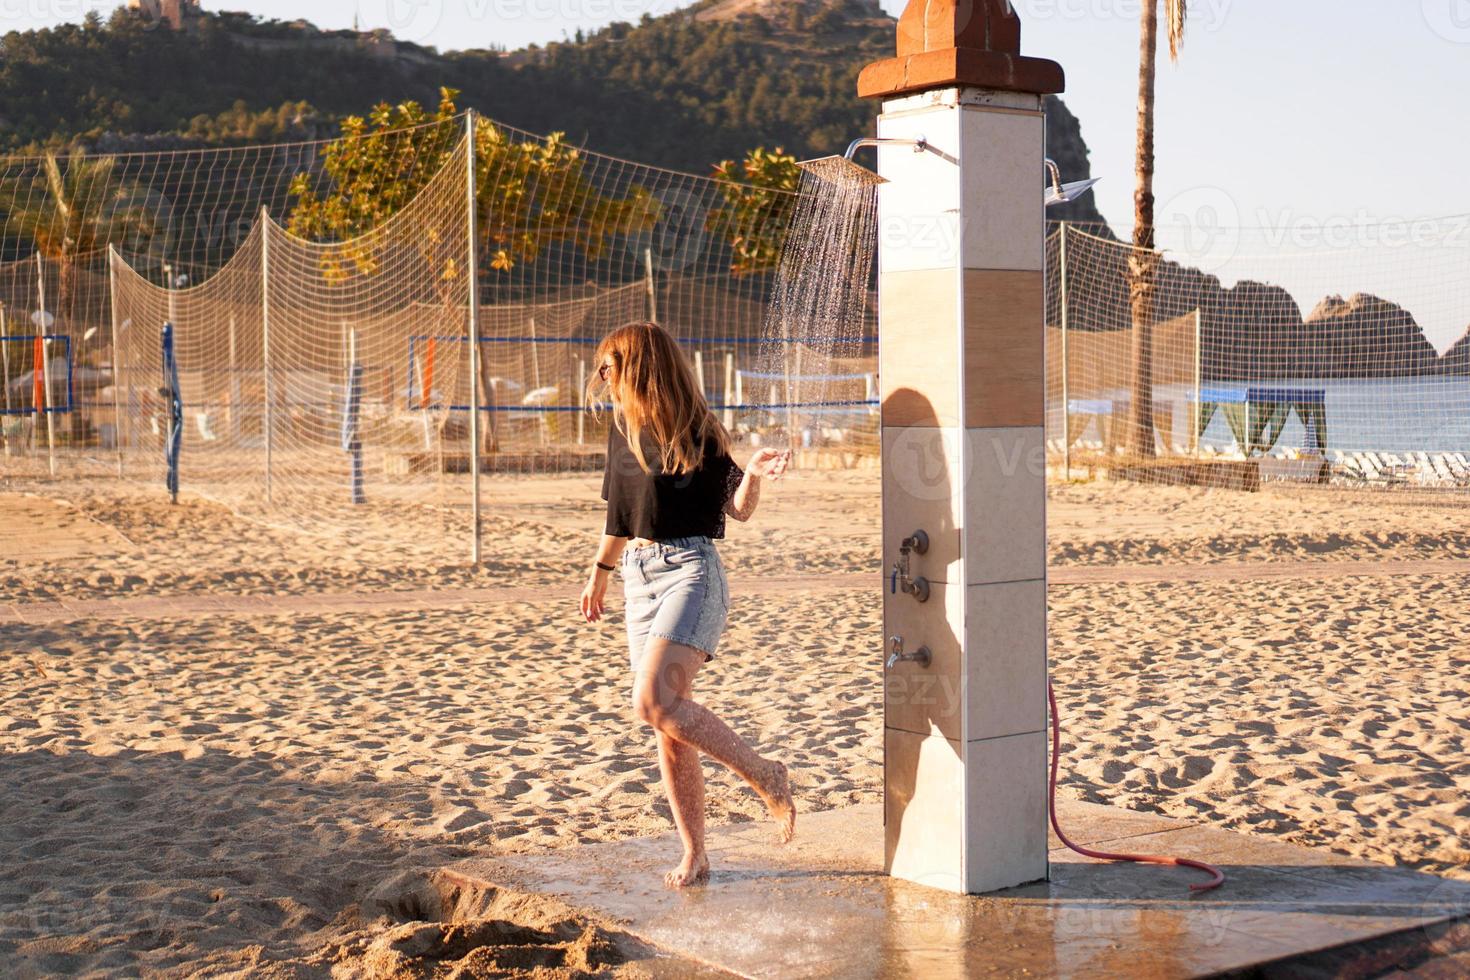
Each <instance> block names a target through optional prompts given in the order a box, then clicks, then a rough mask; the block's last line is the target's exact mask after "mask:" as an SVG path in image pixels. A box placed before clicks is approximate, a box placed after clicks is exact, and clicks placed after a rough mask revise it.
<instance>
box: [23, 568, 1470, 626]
mask: <svg viewBox="0 0 1470 980" xmlns="http://www.w3.org/2000/svg"><path fill="white" fill-rule="evenodd" d="M1388 575H1392V576H1406V575H1441V576H1443V575H1470V561H1455V560H1417V561H1317V562H1252V563H1223V562H1222V563H1219V564H1210V565H1116V566H1114V565H1095V566H1093V565H1073V566H1063V567H1061V568H1053V569H1051V570H1050V572H1049V573H1048V580H1049V582H1050V584H1052V585H1096V584H1105V583H1110V582H1119V583H1135V582H1244V581H1256V580H1260V579H1273V578H1298V579H1330V578H1340V577H1347V576H1388ZM734 585H735V588H734V591H735V592H736V593H737V594H747V595H780V594H783V593H793V592H826V591H842V590H847V589H876V588H879V587H880V583H879V581H878V579H877V577H876V576H875V575H873V574H872V573H867V572H864V573H853V574H848V575H793V576H787V577H781V578H771V577H750V578H741V577H738V576H737V577H736V580H735V583H734ZM579 591H580V590H578V589H577V588H575V587H557V588H553V587H545V586H540V587H509V588H505V587H502V588H471V589H465V588H455V589H421V590H414V591H401V592H394V591H374V592H346V593H341V592H325V593H309V594H304V595H238V596H219V595H190V594H180V595H172V596H148V597H139V598H136V599H133V598H113V599H74V600H73V599H67V600H63V601H60V602H33V603H3V604H0V626H4V625H5V624H6V623H30V624H41V623H60V622H67V621H70V620H80V619H181V618H198V617H201V616H302V615H332V614H337V613H344V612H372V613H386V612H398V611H404V610H416V609H423V610H444V609H464V608H468V607H471V606H474V605H480V604H484V603H494V602H544V601H547V600H554V601H561V602H572V601H575V600H576V597H577V595H578V593H579Z"/></svg>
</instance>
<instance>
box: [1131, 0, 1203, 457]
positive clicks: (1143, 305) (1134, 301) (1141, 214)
mask: <svg viewBox="0 0 1470 980" xmlns="http://www.w3.org/2000/svg"><path fill="white" fill-rule="evenodd" d="M1163 4H1164V16H1165V19H1166V22H1167V28H1168V32H1169V60H1170V61H1178V60H1179V49H1180V48H1182V47H1183V46H1184V21H1185V18H1186V17H1187V15H1188V0H1163ZM1158 41H1159V3H1158V0H1146V2H1145V3H1144V5H1143V17H1142V37H1141V40H1140V45H1139V46H1140V51H1139V59H1138V148H1137V164H1136V168H1137V179H1136V183H1135V187H1134V192H1133V251H1132V253H1131V254H1130V256H1129V259H1128V271H1129V282H1128V299H1129V304H1130V306H1131V307H1132V312H1133V363H1134V367H1135V374H1134V378H1133V418H1132V425H1131V429H1132V436H1133V438H1132V439H1131V440H1130V442H1131V443H1132V449H1133V451H1134V452H1135V453H1136V454H1138V455H1139V456H1146V457H1147V456H1153V455H1154V421H1153V416H1154V395H1153V380H1154V377H1153V376H1154V370H1153V354H1154V351H1153V329H1154V325H1153V321H1154V295H1155V292H1156V290H1157V288H1158V284H1157V282H1156V281H1155V275H1156V273H1157V271H1158V253H1157V252H1155V251H1154V78H1155V74H1156V64H1157V61H1158Z"/></svg>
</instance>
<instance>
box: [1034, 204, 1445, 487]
mask: <svg viewBox="0 0 1470 980" xmlns="http://www.w3.org/2000/svg"><path fill="white" fill-rule="evenodd" d="M1446 227H1447V228H1450V227H1452V226H1448V225H1447V226H1446ZM1457 237H1458V236H1447V237H1446V238H1445V239H1444V240H1442V241H1421V242H1419V243H1418V247H1387V246H1382V245H1380V246H1377V247H1357V248H1343V249H1332V250H1326V249H1320V248H1319V249H1315V250H1307V251H1301V250H1297V251H1293V250H1288V249H1281V248H1277V249H1274V250H1271V251H1267V252H1263V253H1262V254H1259V255H1254V254H1237V252H1232V254H1230V256H1229V258H1228V262H1226V263H1222V265H1224V266H1225V268H1224V269H1222V272H1223V271H1228V273H1229V275H1230V276H1231V277H1233V278H1234V283H1233V284H1231V285H1226V284H1225V282H1224V281H1223V280H1224V276H1223V275H1221V276H1217V275H1212V274H1207V273H1205V272H1203V271H1201V270H1200V269H1198V268H1195V267H1192V266H1191V265H1189V264H1187V263H1185V262H1174V261H1170V260H1169V257H1168V256H1167V255H1166V254H1164V253H1158V252H1147V253H1139V252H1137V251H1136V250H1134V249H1133V248H1132V247H1131V246H1130V245H1127V244H1124V243H1119V242H1116V241H1112V240H1108V239H1104V238H1100V237H1097V236H1095V235H1092V234H1088V233H1086V232H1084V231H1080V230H1077V229H1075V228H1069V227H1067V226H1065V225H1063V226H1061V227H1059V228H1057V229H1056V230H1055V231H1054V232H1053V233H1052V234H1051V236H1050V238H1049V240H1048V244H1047V252H1048V262H1047V266H1048V269H1049V277H1048V280H1049V295H1048V316H1047V324H1048V327H1047V332H1048V345H1047V407H1048V414H1047V437H1048V451H1049V457H1050V459H1051V461H1052V463H1053V465H1054V466H1055V467H1056V471H1057V473H1058V475H1059V476H1062V477H1063V478H1067V477H1070V478H1074V479H1075V478H1081V477H1086V476H1089V475H1090V476H1097V475H1099V474H1110V475H1121V476H1125V477H1130V478H1140V479H1149V480H1161V481H1165V482H1180V483H1190V484H1200V485H1205V486H1229V487H1241V486H1246V487H1250V488H1254V487H1257V486H1259V485H1261V483H1262V482H1271V481H1281V482H1288V483H1296V484H1302V485H1324V484H1334V485H1339V486H1349V487H1406V488H1414V489H1439V490H1455V489H1463V488H1465V487H1467V486H1470V456H1467V454H1470V360H1467V355H1470V342H1466V341H1464V340H1463V339H1461V340H1460V341H1459V342H1458V344H1455V345H1451V344H1450V341H1451V340H1454V339H1455V338H1462V337H1463V336H1464V331H1465V324H1466V323H1467V322H1470V280H1467V278H1466V277H1465V274H1464V273H1465V271H1466V270H1467V269H1470V249H1467V248H1465V247H1464V242H1463V241H1458V240H1456V238H1457ZM1237 251H1238V250H1237ZM1141 271H1142V272H1144V273H1146V275H1147V280H1148V282H1149V283H1151V285H1152V287H1153V289H1152V295H1151V297H1150V300H1149V310H1150V312H1149V314H1148V315H1147V316H1143V315H1141V314H1140V315H1136V312H1135V308H1134V300H1133V295H1132V292H1131V289H1132V287H1133V286H1134V284H1135V283H1137V282H1139V281H1140V278H1141ZM1287 284H1289V286H1290V288H1289V289H1288V286H1287ZM1372 285H1382V286H1386V287H1388V288H1387V289H1385V292H1387V293H1390V294H1391V292H1390V291H1391V290H1397V291H1399V292H1405V291H1407V292H1409V293H1411V294H1412V295H1413V296H1414V297H1415V299H1416V303H1415V312H1414V313H1411V312H1410V311H1409V310H1408V309H1406V308H1404V307H1401V306H1399V305H1397V304H1395V303H1394V302H1391V301H1389V300H1387V299H1384V298H1380V297H1379V296H1376V295H1372V294H1369V293H1366V292H1360V291H1354V292H1348V290H1349V289H1353V288H1355V287H1356V288H1357V289H1362V288H1364V287H1366V286H1372ZM1297 297H1312V299H1311V300H1308V301H1307V302H1310V303H1315V305H1314V306H1307V305H1305V304H1304V303H1301V302H1299V301H1298V298H1297ZM1416 316H1417V317H1419V318H1420V319H1418V320H1416ZM1140 324H1142V326H1140ZM1431 333H1434V334H1436V335H1437V336H1438V337H1439V338H1440V340H1441V344H1442V346H1443V347H1444V348H1445V349H1444V350H1443V351H1441V350H1440V349H1438V348H1437V347H1436V346H1435V345H1434V344H1433V343H1431V341H1430V340H1429V335H1430V334H1431Z"/></svg>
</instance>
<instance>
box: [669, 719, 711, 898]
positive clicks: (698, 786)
mask: <svg viewBox="0 0 1470 980" xmlns="http://www.w3.org/2000/svg"><path fill="white" fill-rule="evenodd" d="M658 768H659V771H660V772H662V773H663V777H664V789H665V791H666V792H667V793H668V794H669V808H670V809H672V810H673V811H674V826H675V827H677V828H679V839H680V840H681V841H683V843H684V859H683V860H682V861H680V862H679V864H678V865H677V866H676V867H675V868H673V869H672V870H671V871H670V872H669V873H668V874H666V875H664V884H666V885H668V886H669V887H671V888H683V887H684V886H685V885H695V884H699V883H701V882H703V881H706V880H707V879H708V878H709V857H708V856H707V855H706V854H705V852H704V770H703V769H702V768H701V767H700V764H699V750H698V749H696V748H695V747H694V746H692V745H685V744H684V743H683V742H681V741H679V740H678V739H676V738H670V737H669V736H667V735H665V734H664V733H663V732H659V733H658Z"/></svg>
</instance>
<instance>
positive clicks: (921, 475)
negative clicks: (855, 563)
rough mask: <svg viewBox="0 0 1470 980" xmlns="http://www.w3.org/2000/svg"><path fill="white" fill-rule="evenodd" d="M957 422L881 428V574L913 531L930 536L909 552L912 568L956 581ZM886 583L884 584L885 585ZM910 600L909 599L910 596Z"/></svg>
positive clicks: (937, 578)
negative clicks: (923, 547)
mask: <svg viewBox="0 0 1470 980" xmlns="http://www.w3.org/2000/svg"><path fill="white" fill-rule="evenodd" d="M962 438H963V433H962V431H961V430H960V429H957V428H952V427H951V428H920V427H907V428H886V427H885V428H884V430H883V447H884V461H883V473H882V480H883V574H884V575H885V576H887V575H888V574H889V573H890V572H891V571H892V569H893V563H894V562H895V561H897V560H898V548H899V544H900V543H901V542H902V541H903V539H904V538H906V537H908V536H909V535H911V534H913V533H914V532H915V531H920V530H921V531H924V532H925V533H926V534H928V536H929V550H928V551H927V552H926V553H924V554H922V555H918V554H916V555H913V556H912V558H911V560H910V563H909V565H910V569H911V570H912V573H913V574H916V575H922V576H924V577H925V578H927V579H929V581H931V582H960V581H962V578H963V577H962V576H961V574H960V531H961V521H962V517H963V514H964V510H963V507H962V501H963V499H964V497H963V494H962V492H961V490H962V487H963V480H962V478H961V474H962V472H963V470H962V466H963V465H964V461H963V458H962V456H961V451H960V444H961V440H962ZM886 589H887V585H886V584H885V590H886ZM910 601H912V600H910Z"/></svg>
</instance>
